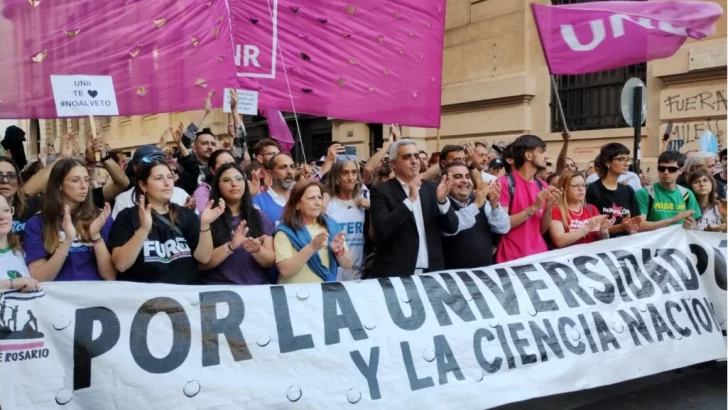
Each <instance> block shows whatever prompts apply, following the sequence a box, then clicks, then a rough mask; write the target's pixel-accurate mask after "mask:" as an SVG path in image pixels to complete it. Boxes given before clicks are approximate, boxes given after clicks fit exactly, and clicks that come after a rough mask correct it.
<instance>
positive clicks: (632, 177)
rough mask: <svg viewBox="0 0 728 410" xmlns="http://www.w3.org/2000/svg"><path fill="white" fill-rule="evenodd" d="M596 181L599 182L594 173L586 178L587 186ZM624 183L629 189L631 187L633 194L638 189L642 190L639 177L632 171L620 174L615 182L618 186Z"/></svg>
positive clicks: (597, 176)
mask: <svg viewBox="0 0 728 410" xmlns="http://www.w3.org/2000/svg"><path fill="white" fill-rule="evenodd" d="M597 181H599V175H597V173H596V172H595V173H593V174H591V175H589V176H588V177H587V178H586V183H587V185H589V184H593V183H595V182H597ZM625 181H626V182H627V185H628V186H630V187H632V189H634V192H637V191H639V190H640V189H642V183H641V182H640V176H639V175H637V174H635V173H634V172H632V171H627V173H626V174H622V175H620V176H619V178H617V182H619V183H620V184H621V183H623V182H625Z"/></svg>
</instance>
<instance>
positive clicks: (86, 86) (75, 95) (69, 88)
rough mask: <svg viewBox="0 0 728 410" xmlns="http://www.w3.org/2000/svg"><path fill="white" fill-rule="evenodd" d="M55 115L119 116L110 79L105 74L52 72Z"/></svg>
mask: <svg viewBox="0 0 728 410" xmlns="http://www.w3.org/2000/svg"><path fill="white" fill-rule="evenodd" d="M51 85H52V86H53V99H54V100H55V102H56V113H57V114H58V116H59V117H82V116H87V115H97V116H114V115H119V106H118V104H117V103H116V92H115V91H114V81H113V80H112V78H111V76H108V75H52V76H51Z"/></svg>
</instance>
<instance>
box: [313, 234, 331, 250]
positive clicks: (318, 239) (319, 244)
mask: <svg viewBox="0 0 728 410" xmlns="http://www.w3.org/2000/svg"><path fill="white" fill-rule="evenodd" d="M328 240H329V233H328V232H326V231H324V232H321V233H320V234H318V235H316V236H315V237H314V238H313V240H312V241H311V246H312V247H313V250H314V251H316V252H318V251H319V250H320V249H321V248H323V247H325V246H326V243H327V242H328Z"/></svg>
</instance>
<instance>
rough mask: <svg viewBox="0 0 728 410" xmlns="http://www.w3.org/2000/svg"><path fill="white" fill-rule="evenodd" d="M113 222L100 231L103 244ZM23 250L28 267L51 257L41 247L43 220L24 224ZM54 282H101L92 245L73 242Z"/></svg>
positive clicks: (33, 218)
mask: <svg viewBox="0 0 728 410" xmlns="http://www.w3.org/2000/svg"><path fill="white" fill-rule="evenodd" d="M113 222H114V221H113V220H112V219H111V218H109V219H108V220H107V221H106V224H105V225H104V227H103V228H102V229H101V237H102V238H104V242H106V241H108V239H109V232H111V224H112V223H113ZM61 232H62V231H61ZM63 238H64V236H63V233H61V240H63ZM23 248H24V249H25V262H26V263H27V264H28V265H30V264H31V262H34V261H37V260H38V259H48V258H50V257H51V256H52V255H49V254H48V253H47V252H46V250H45V248H44V247H43V220H42V219H41V217H40V216H39V215H38V216H34V217H32V218H30V219H29V220H28V222H26V224H25V241H24V242H23ZM55 280H56V281H67V280H101V276H99V270H98V268H97V267H96V253H95V252H94V245H93V243H91V242H81V241H80V240H78V239H76V240H74V241H73V243H72V244H71V248H70V249H69V250H68V256H67V257H66V260H65V261H64V262H63V266H61V270H60V271H59V272H58V276H56V279H55Z"/></svg>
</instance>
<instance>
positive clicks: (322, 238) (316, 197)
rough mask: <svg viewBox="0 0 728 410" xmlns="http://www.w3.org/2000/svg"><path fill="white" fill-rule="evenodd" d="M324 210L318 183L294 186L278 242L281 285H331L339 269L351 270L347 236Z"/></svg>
mask: <svg viewBox="0 0 728 410" xmlns="http://www.w3.org/2000/svg"><path fill="white" fill-rule="evenodd" d="M322 208H323V190H322V189H321V185H319V184H318V183H317V182H314V181H304V182H301V183H299V184H297V185H295V186H294V187H293V190H292V191H291V195H290V197H289V199H288V202H287V203H286V206H285V208H284V209H283V220H282V222H281V224H280V225H279V226H278V229H277V230H276V234H275V239H274V242H275V252H276V266H277V267H278V270H279V271H280V277H279V279H278V283H282V284H285V283H319V282H331V281H335V280H336V273H337V270H338V267H339V266H341V267H342V268H344V269H350V268H351V266H352V263H351V253H350V252H349V250H348V247H347V246H346V241H345V240H344V233H343V232H339V227H338V224H337V223H336V222H335V221H334V220H333V219H331V218H329V217H327V216H326V215H325V214H323V213H322V210H323V209H322Z"/></svg>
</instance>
